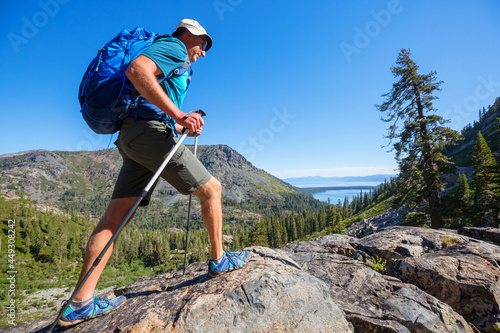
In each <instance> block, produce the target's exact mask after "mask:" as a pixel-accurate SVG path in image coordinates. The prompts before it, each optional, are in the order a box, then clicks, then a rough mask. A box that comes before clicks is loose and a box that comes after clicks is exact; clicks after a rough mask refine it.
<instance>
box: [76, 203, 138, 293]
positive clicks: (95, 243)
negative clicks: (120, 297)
mask: <svg viewBox="0 0 500 333" xmlns="http://www.w3.org/2000/svg"><path fill="white" fill-rule="evenodd" d="M137 198H138V197H131V198H120V199H113V200H111V202H110V203H109V205H108V208H107V209H106V212H105V213H104V216H103V218H102V219H101V221H100V222H99V224H97V226H96V228H95V229H94V231H93V232H92V235H91V236H90V238H89V241H88V242H87V247H86V249H85V258H84V261H83V267H82V271H81V273H80V278H79V279H78V283H80V281H81V280H82V279H83V277H84V276H85V274H87V272H88V270H89V269H90V268H91V267H92V264H93V263H94V261H95V260H96V259H97V257H98V256H99V254H100V253H101V251H102V249H104V247H105V246H106V244H107V243H108V241H109V240H110V239H111V237H112V236H113V233H114V232H115V231H116V229H118V226H119V225H120V222H121V221H122V220H123V219H124V218H125V216H126V215H127V213H128V211H129V210H130V208H132V206H133V205H134V203H135V201H136V200H137ZM112 251H113V244H112V245H111V246H110V247H109V249H108V251H106V254H105V255H104V256H103V258H102V260H101V262H100V263H99V265H97V267H96V268H95V269H94V271H93V272H92V274H91V275H90V276H89V278H88V279H87V281H86V282H85V284H84V286H83V287H82V289H80V291H79V292H78V294H77V295H76V296H75V298H74V301H76V302H79V301H84V300H87V299H89V298H91V297H93V295H94V290H95V287H96V285H97V281H99V277H100V276H101V273H102V271H103V269H104V267H105V266H106V263H107V262H108V259H109V257H110V256H111V252H112Z"/></svg>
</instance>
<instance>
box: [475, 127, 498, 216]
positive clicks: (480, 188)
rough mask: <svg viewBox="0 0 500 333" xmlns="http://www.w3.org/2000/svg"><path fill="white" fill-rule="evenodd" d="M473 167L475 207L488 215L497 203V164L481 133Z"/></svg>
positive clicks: (478, 134) (477, 138)
mask: <svg viewBox="0 0 500 333" xmlns="http://www.w3.org/2000/svg"><path fill="white" fill-rule="evenodd" d="M472 166H473V167H474V171H473V177H474V206H475V208H476V209H478V210H479V211H481V212H483V213H488V211H489V210H490V209H491V208H493V206H492V203H493V202H494V201H495V193H494V190H495V185H494V168H495V166H496V163H495V160H494V158H493V154H492V153H491V149H490V147H489V146H488V143H487V142H486V140H485V139H484V137H483V135H482V134H481V132H478V133H477V137H476V141H475V143H474V149H473V152H472Z"/></svg>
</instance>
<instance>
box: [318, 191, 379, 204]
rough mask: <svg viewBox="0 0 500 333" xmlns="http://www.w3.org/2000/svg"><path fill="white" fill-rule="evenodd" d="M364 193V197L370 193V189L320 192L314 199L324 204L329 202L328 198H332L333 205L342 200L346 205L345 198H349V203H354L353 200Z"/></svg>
mask: <svg viewBox="0 0 500 333" xmlns="http://www.w3.org/2000/svg"><path fill="white" fill-rule="evenodd" d="M361 191H363V195H364V193H365V192H370V187H367V188H365V189H362V190H360V189H356V190H354V189H341V190H328V191H325V192H318V193H314V194H313V197H314V198H315V199H317V200H320V201H323V202H328V198H330V202H331V203H332V204H337V202H338V201H339V200H340V201H341V202H342V203H344V198H345V197H348V198H349V202H350V201H352V198H353V197H355V196H357V195H359V194H360V193H361Z"/></svg>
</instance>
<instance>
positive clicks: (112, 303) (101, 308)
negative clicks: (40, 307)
mask: <svg viewBox="0 0 500 333" xmlns="http://www.w3.org/2000/svg"><path fill="white" fill-rule="evenodd" d="M125 299H126V298H125V297H123V296H118V297H115V298H112V299H107V298H99V297H94V300H93V301H92V302H91V303H90V304H89V305H87V306H86V307H84V308H81V309H78V310H75V309H73V308H72V307H71V305H70V306H68V308H67V309H66V311H64V314H63V316H62V317H61V319H59V325H60V326H70V325H75V324H78V323H81V322H82V321H85V320H87V319H90V318H94V317H96V316H98V315H100V314H103V313H105V312H108V311H111V310H113V309H116V308H117V307H118V306H120V305H121V304H122V303H123V302H124V301H125Z"/></svg>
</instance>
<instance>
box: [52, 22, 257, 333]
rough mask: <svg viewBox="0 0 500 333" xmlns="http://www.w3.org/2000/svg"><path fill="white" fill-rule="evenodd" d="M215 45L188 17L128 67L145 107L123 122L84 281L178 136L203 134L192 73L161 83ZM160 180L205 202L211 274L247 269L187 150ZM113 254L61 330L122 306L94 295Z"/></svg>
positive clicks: (213, 183)
mask: <svg viewBox="0 0 500 333" xmlns="http://www.w3.org/2000/svg"><path fill="white" fill-rule="evenodd" d="M211 47H212V38H211V37H210V36H209V35H208V34H207V33H206V31H205V29H204V28H203V27H202V26H201V25H200V24H199V23H198V22H196V21H194V20H189V19H184V20H182V21H181V22H180V23H179V24H178V25H177V27H176V28H175V31H174V33H173V34H172V36H171V37H166V38H159V39H157V40H155V42H154V43H153V44H152V45H151V46H150V47H148V48H147V49H146V50H145V51H144V52H143V53H142V54H141V55H139V56H138V57H137V58H135V60H133V61H132V63H131V64H130V65H129V67H128V69H127V71H126V76H127V78H128V79H129V80H130V82H131V84H132V85H133V87H134V88H135V90H136V91H137V94H138V95H141V97H140V103H139V106H138V107H137V108H135V109H132V111H131V112H130V114H129V115H128V117H127V118H125V119H124V120H123V123H122V125H121V128H120V134H119V136H118V139H117V140H116V142H115V144H116V145H117V147H118V150H119V152H120V155H121V156H122V158H123V166H122V169H121V171H120V173H119V175H118V179H117V181H116V184H115V188H114V191H113V195H112V198H111V202H110V203H109V205H108V207H107V209H106V212H105V213H104V216H103V217H102V219H101V220H100V222H99V223H98V225H97V227H96V228H95V230H94V232H93V233H92V235H91V236H90V239H89V241H88V243H87V247H86V251H85V258H84V262H83V267H82V271H81V274H80V279H79V281H78V283H80V281H81V280H82V279H83V277H84V276H85V274H86V273H87V272H88V270H89V269H90V268H91V266H92V263H93V262H94V260H96V258H97V257H98V255H99V254H100V252H101V251H102V250H103V248H104V247H105V244H106V243H107V242H108V241H109V240H110V239H111V237H112V235H113V233H114V231H115V230H116V229H117V228H118V226H119V224H120V222H121V221H122V220H123V219H124V218H125V217H126V215H127V213H128V212H129V210H130V209H131V207H132V206H133V204H134V202H135V201H136V200H138V198H139V195H140V194H141V192H142V191H143V189H144V187H145V186H146V184H147V183H148V182H149V180H150V179H151V178H152V176H153V174H154V173H155V172H156V170H158V169H159V166H160V165H161V164H162V162H163V160H164V158H165V156H166V155H167V154H168V153H169V151H170V150H171V149H172V148H173V146H174V145H175V143H176V142H177V140H178V139H177V135H176V134H177V133H181V132H182V131H183V129H184V128H186V129H188V130H189V132H190V133H191V134H190V135H199V134H201V131H202V128H203V125H204V121H203V119H202V118H201V115H199V114H197V113H189V114H187V113H184V112H183V111H181V106H182V102H183V99H184V96H185V94H186V90H187V88H188V85H189V82H190V80H191V74H192V71H191V70H188V71H186V72H185V73H184V74H182V75H181V76H178V77H177V76H175V77H174V76H173V77H170V78H168V79H165V80H164V81H162V82H161V83H159V82H158V78H159V77H162V76H166V75H167V74H168V73H170V72H171V71H172V70H174V69H175V68H177V67H179V66H180V65H182V64H183V63H185V62H186V59H187V58H188V59H189V61H190V63H194V62H196V61H197V60H198V59H199V58H200V57H205V55H206V52H207V51H208V50H209V49H210V48H211ZM161 177H163V178H164V179H165V180H166V181H168V182H169V183H170V184H171V185H172V186H174V187H175V188H176V189H177V190H178V191H179V192H180V193H182V194H186V195H187V194H194V195H195V196H197V197H198V198H199V199H200V202H201V213H202V218H203V221H204V223H205V226H206V228H207V230H208V235H209V237H210V247H211V249H210V250H211V253H210V259H209V261H208V274H209V275H210V277H216V276H218V275H221V274H223V273H225V272H227V271H229V270H233V269H237V268H240V267H241V266H243V265H244V264H245V263H246V262H247V261H248V253H247V252H246V251H228V252H224V250H223V248H222V208H221V184H220V182H219V181H218V180H217V179H215V178H214V177H213V176H211V175H210V174H209V173H208V171H207V170H206V168H205V167H204V166H203V164H201V162H200V161H199V160H198V159H196V157H194V155H193V154H192V153H191V151H190V150H189V149H187V148H186V147H185V146H184V145H181V146H180V147H179V149H178V150H177V151H176V152H175V154H174V155H173V157H172V160H171V161H170V162H169V164H168V165H167V167H166V168H165V169H164V170H163V172H162V173H161ZM151 192H152V191H149V193H148V195H147V196H146V197H145V198H144V199H142V201H141V203H140V205H141V206H146V205H148V204H149V200H150V197H151V194H150V193H151ZM111 248H112V247H111ZM110 255H111V251H107V253H106V254H105V255H104V257H103V258H102V260H101V262H100V263H99V264H98V265H97V266H96V267H95V269H94V271H93V272H92V274H91V275H90V277H89V278H88V280H87V281H86V282H85V284H84V285H83V287H82V289H81V290H80V291H79V292H78V294H77V295H75V297H74V299H73V300H72V301H71V302H70V304H69V306H68V308H67V309H66V311H65V312H64V315H63V316H62V317H61V319H60V320H59V324H60V325H61V326H69V325H74V324H77V323H79V322H81V321H83V320H86V319H89V318H92V317H94V316H96V315H99V314H101V313H104V312H107V311H109V310H112V309H114V308H116V307H117V306H119V305H120V304H122V303H123V301H124V300H125V298H124V297H123V296H119V297H116V298H113V299H105V298H95V297H94V296H93V294H94V290H95V287H96V284H97V281H98V280H99V277H100V275H101V273H102V271H103V269H104V267H105V265H106V262H107V261H108V259H109V257H110Z"/></svg>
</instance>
